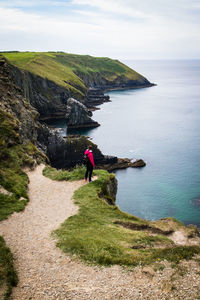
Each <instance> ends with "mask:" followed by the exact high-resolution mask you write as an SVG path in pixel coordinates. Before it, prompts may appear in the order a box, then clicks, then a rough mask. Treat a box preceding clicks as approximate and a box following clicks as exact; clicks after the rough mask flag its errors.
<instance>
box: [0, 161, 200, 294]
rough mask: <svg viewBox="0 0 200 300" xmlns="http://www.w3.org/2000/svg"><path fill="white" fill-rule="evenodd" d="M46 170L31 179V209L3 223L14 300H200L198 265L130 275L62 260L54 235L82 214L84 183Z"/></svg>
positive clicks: (37, 171) (0, 225)
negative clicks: (76, 198) (77, 197)
mask: <svg viewBox="0 0 200 300" xmlns="http://www.w3.org/2000/svg"><path fill="white" fill-rule="evenodd" d="M42 169H43V166H42V165H40V166H38V167H37V168H36V169H35V170H34V171H32V172H29V173H28V176H29V178H30V184H29V197H30V203H29V204H28V205H27V207H26V208H25V210H24V212H21V213H14V214H13V215H12V216H11V217H10V218H9V219H8V220H5V221H3V222H1V223H0V232H1V235H2V236H3V237H4V238H5V240H6V243H7V245H8V246H9V247H10V248H11V251H12V252H13V254H14V258H15V267H16V270H17V272H18V275H19V284H18V286H17V287H16V288H14V289H13V294H12V299H13V300H28V299H34V300H52V299H53V300H57V299H58V300H64V299H66V300H67V299H77V300H80V299H81V300H82V299H83V300H84V299H85V300H86V299H92V300H93V299H102V300H103V299H113V300H116V299H143V300H147V299H149V300H153V299H156V300H157V299H181V300H182V299H184V300H187V299H188V300H189V299H190V300H191V299H199V298H198V295H199V296H200V264H199V262H198V261H190V262H183V264H182V265H181V266H180V267H181V268H182V269H181V270H177V269H172V268H171V264H169V263H168V262H164V263H162V264H163V266H164V269H163V270H162V271H161V270H160V271H157V272H155V271H154V270H153V269H152V268H151V267H145V268H141V267H137V268H135V269H134V271H128V270H124V269H122V268H121V267H119V266H113V267H111V268H99V267H91V266H87V265H84V264H83V263H81V262H79V261H77V260H76V259H75V258H74V259H72V258H70V257H69V256H67V255H65V254H63V253H62V252H61V251H60V249H58V248H56V247H55V241H54V240H53V239H52V238H51V237H50V233H51V232H52V230H54V229H56V228H58V226H59V225H60V224H61V223H62V222H63V221H64V220H65V219H66V218H68V217H69V216H71V215H73V214H75V213H77V211H78V208H77V207H76V206H75V205H74V204H73V202H72V200H71V198H72V196H73V193H74V191H75V190H76V189H77V188H79V187H80V186H82V185H83V184H85V183H84V181H83V180H82V181H77V182H56V181H52V180H50V179H48V178H46V177H44V176H42Z"/></svg>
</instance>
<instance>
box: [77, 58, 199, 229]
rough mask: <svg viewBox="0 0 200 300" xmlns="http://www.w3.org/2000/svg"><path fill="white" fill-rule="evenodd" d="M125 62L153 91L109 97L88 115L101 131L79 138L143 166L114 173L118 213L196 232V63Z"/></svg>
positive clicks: (197, 133)
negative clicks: (167, 220)
mask: <svg viewBox="0 0 200 300" xmlns="http://www.w3.org/2000/svg"><path fill="white" fill-rule="evenodd" d="M124 62H125V63H126V64H128V65H129V66H130V67H132V68H133V69H135V70H136V71H138V72H139V73H141V74H143V75H144V76H145V77H147V78H148V79H149V80H150V81H151V82H155V83H157V86H155V87H151V88H145V89H137V90H127V91H115V92H109V93H108V94H109V95H110V98H111V100H112V102H110V103H105V104H103V105H102V106H101V110H99V111H95V112H94V114H93V119H94V120H96V121H98V122H99V123H100V124H101V126H100V127H98V128H95V129H92V130H89V131H85V132H82V133H84V134H86V135H89V136H90V137H91V138H92V139H93V142H94V143H96V144H98V146H99V148H100V149H101V150H102V152H103V153H104V154H109V155H116V156H118V157H129V158H142V159H144V160H145V161H146V163H147V166H146V167H145V168H142V169H130V168H129V169H126V170H120V171H116V177H117V179H118V193H117V205H118V206H119V207H120V208H121V209H122V210H124V211H126V212H129V213H131V214H134V215H136V216H139V217H142V218H146V219H149V220H156V219H159V218H163V217H168V216H173V217H175V218H177V219H179V220H180V221H182V222H184V223H185V224H190V223H192V224H196V225H198V227H200V206H198V203H199V202H198V199H200V60H195V61H194V60H188V61H124Z"/></svg>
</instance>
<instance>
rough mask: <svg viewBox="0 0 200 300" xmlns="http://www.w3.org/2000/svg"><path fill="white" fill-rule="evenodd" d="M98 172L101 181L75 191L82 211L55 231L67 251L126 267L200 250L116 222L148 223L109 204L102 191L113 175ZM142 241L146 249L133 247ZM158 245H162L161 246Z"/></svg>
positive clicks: (182, 256)
mask: <svg viewBox="0 0 200 300" xmlns="http://www.w3.org/2000/svg"><path fill="white" fill-rule="evenodd" d="M59 172H62V171H59ZM96 174H97V175H98V180H95V181H94V182H92V183H89V184H87V185H84V186H83V187H81V188H80V189H78V190H77V191H76V192H75V194H74V201H75V203H76V204H77V205H78V206H79V212H78V214H77V215H75V216H71V217H70V218H68V219H67V220H66V221H65V222H64V223H63V224H62V225H61V226H60V227H59V228H58V229H57V230H56V231H54V233H53V235H54V236H56V237H57V239H58V242H57V246H58V247H60V248H61V249H62V250H63V251H64V252H66V253H69V254H72V255H73V254H76V255H77V256H78V257H79V258H80V259H82V260H84V261H87V262H89V263H96V264H99V265H113V264H120V265H126V266H128V265H130V266H135V265H138V264H142V265H144V264H150V263H153V262H157V261H158V260H164V259H166V260H169V261H171V262H174V263H178V262H179V261H180V260H182V259H190V258H191V257H192V256H193V255H194V254H196V253H200V248H199V247H195V246H194V247H175V246H174V245H173V242H172V241H171V240H169V239H168V238H167V237H166V236H161V235H156V234H154V235H153V236H152V235H150V234H149V233H148V232H146V231H145V230H144V231H141V230H140V231H138V230H130V229H127V228H124V227H121V226H118V225H117V224H115V221H116V220H121V221H123V222H127V221H128V222H132V223H136V224H147V223H148V221H145V220H142V219H140V218H137V217H135V216H132V215H129V214H127V213H124V212H122V211H120V209H119V208H118V207H117V206H115V205H108V203H107V202H106V201H104V199H103V198H102V194H103V190H104V187H105V182H106V183H107V184H109V182H111V177H112V176H113V175H111V174H109V173H108V172H106V171H103V170H97V171H96ZM60 176H61V175H60ZM99 195H101V197H100V196H99ZM149 223H151V222H149ZM138 244H142V245H143V246H144V248H142V249H140V248H138V249H135V248H134V249H133V248H132V246H133V245H138ZM158 244H159V245H161V247H160V248H157V245H158ZM149 245H150V247H149ZM146 246H148V247H146Z"/></svg>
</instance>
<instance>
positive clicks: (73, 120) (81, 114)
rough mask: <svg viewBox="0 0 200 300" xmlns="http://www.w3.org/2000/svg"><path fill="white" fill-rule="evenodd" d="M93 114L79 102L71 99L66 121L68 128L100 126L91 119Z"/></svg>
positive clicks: (68, 104) (68, 102)
mask: <svg viewBox="0 0 200 300" xmlns="http://www.w3.org/2000/svg"><path fill="white" fill-rule="evenodd" d="M91 116H92V112H91V111H89V110H88V109H87V107H86V106H85V105H84V104H82V103H80V102H79V101H77V100H75V99H73V98H69V99H68V101H67V113H66V121H67V127H68V128H87V127H89V128H91V127H98V126H100V125H99V123H97V122H95V121H94V120H92V119H91Z"/></svg>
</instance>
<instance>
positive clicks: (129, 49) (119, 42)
mask: <svg viewBox="0 0 200 300" xmlns="http://www.w3.org/2000/svg"><path fill="white" fill-rule="evenodd" d="M11 3H12V5H11ZM146 3H147V2H146V1H144V0H140V1H139V0H132V1H131V0H124V1H122V0H115V1H114V0H107V1H105V0H93V1H89V0H72V1H64V0H63V1H61V0H58V1H49V0H41V1H37V0H36V1H23V0H21V1H19V0H18V1H17V0H13V1H6V2H5V1H0V18H1V23H0V38H1V45H0V47H1V50H24V51H26V50H29V51H31V50H32V51H48V50H54V51H59V50H61V51H66V52H72V53H82V54H91V55H96V56H111V57H113V58H150V59H153V58H181V57H182V58H186V57H190V58H196V57H198V55H199V50H200V37H199V22H200V21H199V19H198V18H197V16H199V11H200V8H199V5H198V1H195V0H191V2H190V9H189V10H188V1H185V0H177V1H176V2H173V1H172V0H168V1H166V2H164V3H165V4H163V0H162V1H161V0H149V1H148V3H149V5H148V6H147V5H146ZM41 7H42V8H43V9H42V8H41ZM55 7H57V9H55ZM27 9H28V10H27ZM188 12H189V13H188Z"/></svg>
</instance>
